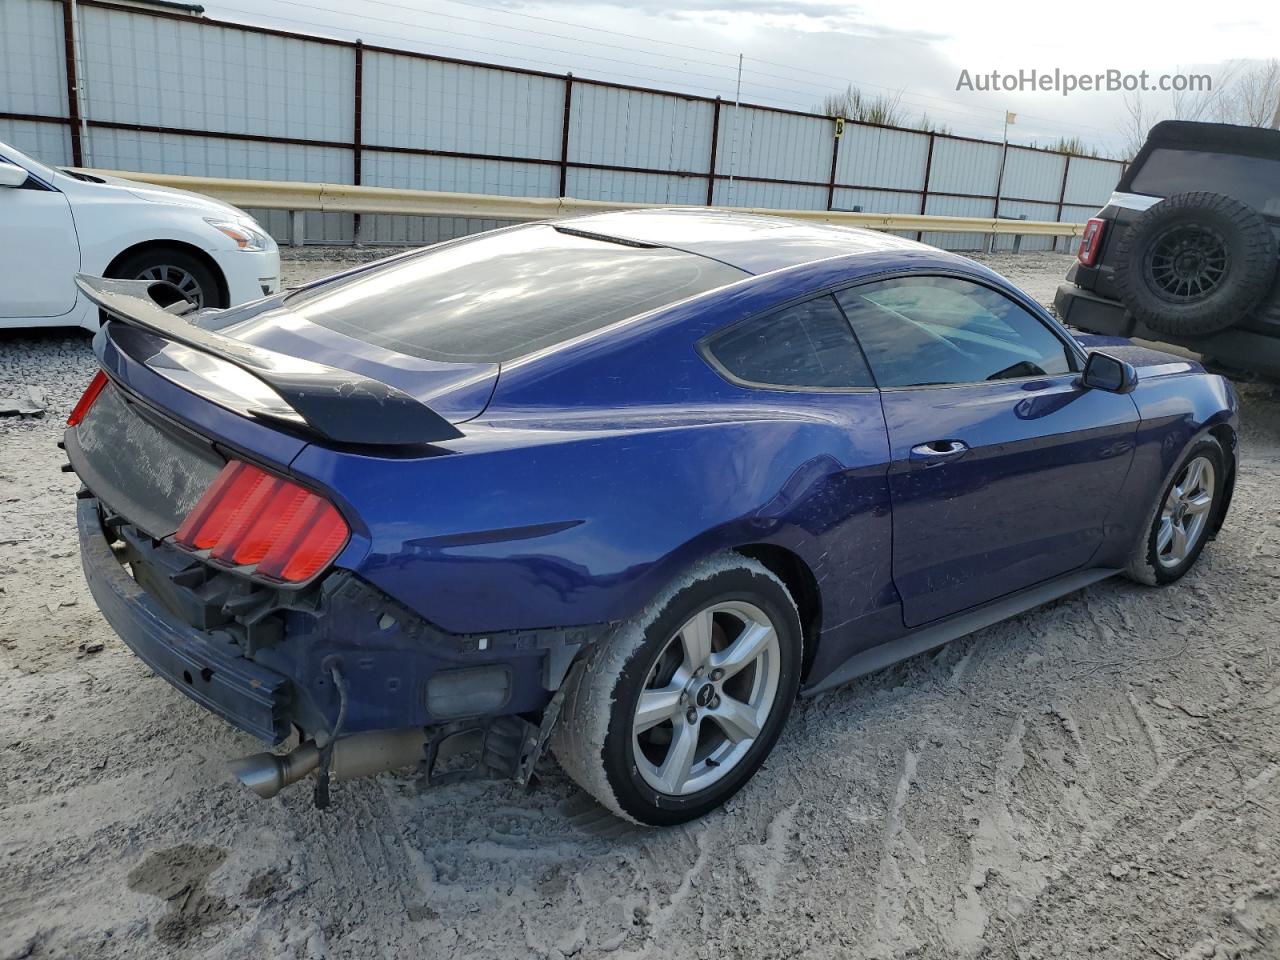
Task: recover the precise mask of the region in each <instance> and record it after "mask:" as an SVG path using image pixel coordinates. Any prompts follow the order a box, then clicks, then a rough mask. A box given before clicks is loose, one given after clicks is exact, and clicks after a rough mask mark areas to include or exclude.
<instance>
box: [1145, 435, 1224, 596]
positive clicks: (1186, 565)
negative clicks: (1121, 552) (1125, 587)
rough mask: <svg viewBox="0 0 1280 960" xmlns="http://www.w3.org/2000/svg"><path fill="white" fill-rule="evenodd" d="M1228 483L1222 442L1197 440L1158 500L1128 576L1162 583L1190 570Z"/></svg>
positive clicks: (1214, 518)
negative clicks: (1224, 486) (1224, 487)
mask: <svg viewBox="0 0 1280 960" xmlns="http://www.w3.org/2000/svg"><path fill="white" fill-rule="evenodd" d="M1225 481H1226V463H1225V457H1224V455H1223V452H1222V445H1221V444H1219V443H1218V441H1217V440H1215V439H1213V438H1212V437H1205V438H1204V439H1202V440H1199V441H1197V442H1196V443H1195V444H1194V445H1193V446H1192V447H1191V449H1190V450H1188V451H1187V452H1186V453H1185V454H1184V455H1183V457H1182V460H1181V461H1180V462H1179V463H1178V466H1177V468H1176V469H1175V470H1174V472H1173V476H1172V477H1171V478H1170V479H1169V481H1168V482H1167V483H1166V484H1165V486H1164V488H1163V490H1161V492H1160V495H1159V497H1158V498H1157V499H1156V501H1155V505H1154V507H1153V508H1152V510H1151V514H1150V517H1149V519H1148V522H1147V525H1146V527H1145V528H1144V534H1145V535H1144V536H1143V538H1142V539H1141V540H1140V541H1139V542H1138V543H1137V544H1136V545H1135V546H1134V552H1133V556H1132V557H1131V558H1130V561H1129V576H1130V577H1132V578H1133V579H1134V580H1137V581H1139V582H1140V583H1146V584H1149V585H1151V586H1158V585H1161V584H1165V583H1172V582H1173V581H1175V580H1177V579H1179V578H1180V577H1182V576H1183V575H1184V574H1185V573H1186V572H1187V571H1188V570H1190V569H1191V568H1192V566H1194V565H1195V562H1196V560H1197V559H1199V557H1200V553H1201V551H1202V550H1204V547H1205V544H1206V543H1208V542H1209V537H1210V536H1211V534H1212V533H1213V529H1214V525H1215V522H1216V520H1217V514H1218V510H1219V506H1220V504H1221V503H1222V491H1223V485H1224V483H1225Z"/></svg>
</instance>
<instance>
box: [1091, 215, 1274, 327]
mask: <svg viewBox="0 0 1280 960" xmlns="http://www.w3.org/2000/svg"><path fill="white" fill-rule="evenodd" d="M1275 274H1276V240H1275V237H1274V236H1273V235H1272V233H1271V228H1270V227H1269V226H1268V224H1267V222H1266V220H1265V219H1263V217H1262V215H1261V214H1259V213H1258V211H1256V210H1254V209H1253V208H1252V207H1250V206H1248V205H1246V204H1243V203H1241V202H1239V201H1238V200H1234V199H1232V198H1231V197H1227V196H1223V195H1221V194H1216V193H1183V194H1178V195H1176V196H1172V197H1170V198H1169V199H1167V200H1165V201H1163V202H1161V203H1158V204H1156V205H1155V206H1154V207H1152V208H1151V209H1149V210H1147V211H1146V212H1145V213H1143V214H1142V216H1140V217H1139V218H1138V219H1137V220H1136V221H1134V223H1133V226H1132V227H1130V228H1129V229H1128V230H1127V231H1126V232H1125V233H1124V234H1123V235H1122V236H1121V238H1120V241H1119V244H1118V247H1117V253H1116V268H1115V282H1116V285H1117V287H1118V288H1119V292H1120V298H1121V299H1122V300H1123V301H1124V304H1125V306H1126V307H1128V308H1129V310H1130V311H1131V312H1132V313H1133V315H1134V316H1135V317H1137V318H1138V319H1139V320H1141V321H1142V322H1143V323H1144V324H1146V325H1147V326H1148V327H1150V328H1151V329H1152V330H1156V331H1158V332H1160V333H1166V334H1170V335H1172V336H1184V337H1198V336H1207V335H1208V334H1211V333H1216V332H1218V331H1219V330H1225V329H1227V328H1228V327H1230V326H1232V325H1234V324H1236V323H1239V322H1240V321H1241V320H1243V319H1244V318H1245V316H1246V315H1247V314H1248V313H1249V311H1250V310H1252V309H1253V308H1254V307H1255V306H1257V304H1258V302H1259V301H1260V300H1261V299H1262V297H1263V296H1264V295H1265V294H1266V292H1267V291H1268V289H1269V288H1270V286H1271V282H1272V279H1273V278H1274V277H1275Z"/></svg>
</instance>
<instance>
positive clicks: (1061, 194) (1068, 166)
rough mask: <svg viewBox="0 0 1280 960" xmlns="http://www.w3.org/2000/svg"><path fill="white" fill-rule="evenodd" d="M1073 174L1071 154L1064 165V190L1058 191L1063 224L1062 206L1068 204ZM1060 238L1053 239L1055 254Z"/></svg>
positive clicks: (1059, 209) (1060, 220)
mask: <svg viewBox="0 0 1280 960" xmlns="http://www.w3.org/2000/svg"><path fill="white" fill-rule="evenodd" d="M1070 173H1071V154H1069V153H1068V154H1067V162H1066V163H1064V164H1063V165H1062V189H1060V190H1059V191H1058V216H1057V220H1058V222H1059V223H1061V222H1062V205H1063V204H1064V203H1066V202H1067V176H1068V175H1069V174H1070ZM1059 239H1061V238H1059V237H1054V238H1053V250H1054V253H1057V252H1058V240H1059Z"/></svg>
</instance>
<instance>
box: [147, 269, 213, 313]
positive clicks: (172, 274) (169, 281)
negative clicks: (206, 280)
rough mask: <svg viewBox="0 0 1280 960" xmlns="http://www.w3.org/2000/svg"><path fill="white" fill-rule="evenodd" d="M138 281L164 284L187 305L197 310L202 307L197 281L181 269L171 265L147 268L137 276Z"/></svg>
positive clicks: (202, 298)
mask: <svg viewBox="0 0 1280 960" xmlns="http://www.w3.org/2000/svg"><path fill="white" fill-rule="evenodd" d="M138 279H139V280H146V281H149V282H150V283H161V284H164V285H165V286H166V287H168V288H169V289H170V290H171V291H174V292H176V293H177V294H178V295H179V296H181V297H182V298H183V299H184V300H186V301H187V302H188V303H191V304H194V305H195V308H196V309H197V310H199V309H201V308H203V307H204V290H203V289H202V288H201V287H200V283H199V281H198V280H196V278H195V277H193V276H192V275H191V274H190V273H188V272H187V271H186V270H183V269H182V268H181V267H176V266H173V265H172V264H159V265H157V266H154V267H148V268H147V269H146V270H143V271H142V272H141V273H140V274H138Z"/></svg>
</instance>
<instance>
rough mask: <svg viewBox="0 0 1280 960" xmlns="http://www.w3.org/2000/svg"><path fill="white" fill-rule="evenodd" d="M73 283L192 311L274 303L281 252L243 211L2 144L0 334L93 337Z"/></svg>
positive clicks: (93, 321) (92, 316)
mask: <svg viewBox="0 0 1280 960" xmlns="http://www.w3.org/2000/svg"><path fill="white" fill-rule="evenodd" d="M77 273H88V274H92V275H94V276H100V277H115V278H118V279H125V280H152V281H155V282H156V283H163V284H167V285H170V286H171V288H172V290H171V291H170V292H171V293H173V294H174V297H173V298H174V299H177V295H178V294H180V295H181V296H182V297H184V298H185V299H187V300H189V301H190V302H192V303H194V304H195V305H196V306H197V307H229V306H233V305H235V304H239V303H244V302H245V301H247V300H256V299H258V298H259V297H264V296H267V295H269V294H272V293H275V292H276V291H277V290H278V289H279V287H280V251H279V250H278V248H277V247H276V243H275V241H274V240H273V239H271V237H270V235H269V234H268V233H267V232H266V230H264V229H263V228H262V226H261V225H260V224H258V222H257V221H256V220H254V219H253V218H252V217H250V216H249V215H248V214H247V213H245V212H244V211H243V210H239V209H237V208H236V207H233V206H230V205H229V204H225V203H221V202H219V201H217V200H214V199H212V198H210V197H205V196H201V195H200V194H196V193H187V192H186V191H183V190H170V189H167V188H165V187H154V186H150V185H148V184H145V183H136V182H134V181H132V180H121V179H119V178H116V177H97V176H92V175H90V174H87V173H79V172H74V171H69V170H59V169H56V168H54V167H49V166H46V165H45V164H43V163H40V162H39V161H37V160H33V159H32V158H31V157H28V156H25V155H24V154H22V153H20V152H19V151H17V150H15V149H13V148H12V147H10V146H9V145H8V144H6V143H2V142H0V328H3V327H63V326H77V327H85V328H86V329H89V330H97V329H98V308H97V307H96V306H94V305H93V304H91V303H90V302H89V301H88V300H86V299H85V298H84V297H83V296H81V295H80V293H79V291H78V290H77V289H76V285H75V282H74V280H75V275H76V274H77Z"/></svg>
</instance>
